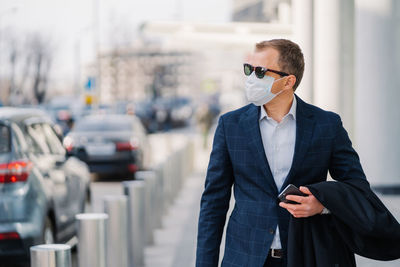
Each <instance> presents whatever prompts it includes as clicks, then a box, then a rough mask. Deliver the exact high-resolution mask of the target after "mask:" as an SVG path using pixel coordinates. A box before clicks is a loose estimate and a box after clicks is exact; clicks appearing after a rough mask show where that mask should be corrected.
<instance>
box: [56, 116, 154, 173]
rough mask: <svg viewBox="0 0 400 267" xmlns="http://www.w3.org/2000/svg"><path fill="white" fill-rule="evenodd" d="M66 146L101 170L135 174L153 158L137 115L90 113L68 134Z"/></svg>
mask: <svg viewBox="0 0 400 267" xmlns="http://www.w3.org/2000/svg"><path fill="white" fill-rule="evenodd" d="M64 146H65V148H66V149H67V151H68V153H70V154H71V155H75V156H76V157H78V158H79V159H81V160H82V161H84V162H86V163H87V164H88V165H89V168H90V171H91V172H94V173H99V174H119V175H127V176H128V177H134V173H135V172H136V171H138V170H142V169H145V168H146V167H147V166H148V164H149V160H150V158H149V157H150V147H149V143H148V140H147V136H146V131H145V129H144V127H143V125H142V123H141V122H140V120H139V119H138V118H137V117H136V116H133V115H120V114H113V115H111V114H102V115H89V116H86V117H84V118H82V119H81V120H80V121H78V122H77V123H76V124H75V126H74V128H73V129H72V131H71V132H69V134H68V135H67V136H66V137H65V139H64Z"/></svg>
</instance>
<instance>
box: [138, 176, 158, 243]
mask: <svg viewBox="0 0 400 267" xmlns="http://www.w3.org/2000/svg"><path fill="white" fill-rule="evenodd" d="M136 179H137V180H142V181H144V182H145V202H144V206H145V225H146V237H145V240H146V244H147V245H151V244H153V243H154V236H153V231H154V229H155V217H156V215H155V206H156V203H155V202H156V201H155V198H156V192H155V186H156V173H155V172H154V171H140V172H136Z"/></svg>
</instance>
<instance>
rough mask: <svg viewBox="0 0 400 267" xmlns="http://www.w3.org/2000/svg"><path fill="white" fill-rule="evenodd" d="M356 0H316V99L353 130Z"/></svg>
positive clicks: (350, 130)
mask: <svg viewBox="0 0 400 267" xmlns="http://www.w3.org/2000/svg"><path fill="white" fill-rule="evenodd" d="M353 102H354V0H324V1H314V103H315V104H316V105H317V106H319V107H321V108H323V109H327V110H330V111H334V112H337V113H339V114H340V115H341V117H342V120H343V123H344V126H345V128H346V129H347V130H348V131H349V133H350V135H352V132H353V123H354V119H353V117H354V113H353V107H354V105H353Z"/></svg>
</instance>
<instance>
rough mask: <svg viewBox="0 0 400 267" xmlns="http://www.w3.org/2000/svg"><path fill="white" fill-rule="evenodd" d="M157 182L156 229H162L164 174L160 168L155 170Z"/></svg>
mask: <svg viewBox="0 0 400 267" xmlns="http://www.w3.org/2000/svg"><path fill="white" fill-rule="evenodd" d="M154 173H155V177H156V181H155V212H154V213H155V218H154V220H155V221H154V228H161V227H162V215H163V206H162V205H163V195H162V192H163V191H162V190H163V188H162V176H161V175H162V174H161V172H160V169H159V166H157V167H156V169H155V170H154Z"/></svg>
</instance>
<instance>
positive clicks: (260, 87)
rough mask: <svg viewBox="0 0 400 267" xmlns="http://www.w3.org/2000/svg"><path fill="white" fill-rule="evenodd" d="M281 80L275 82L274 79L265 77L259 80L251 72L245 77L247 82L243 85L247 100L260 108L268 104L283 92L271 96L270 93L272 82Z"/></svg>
mask: <svg viewBox="0 0 400 267" xmlns="http://www.w3.org/2000/svg"><path fill="white" fill-rule="evenodd" d="M283 78H284V77H283ZM283 78H280V79H278V80H275V78H273V77H271V76H267V75H265V76H264V78H262V79H259V78H257V76H256V75H255V73H254V72H253V73H252V74H250V75H249V76H247V80H246V83H245V89H246V97H247V100H248V101H249V102H251V103H253V104H254V105H256V106H262V105H264V104H266V103H268V102H269V101H271V100H272V99H274V98H275V97H276V96H278V95H279V94H280V93H282V92H283V90H281V91H280V92H279V93H277V94H273V93H272V92H271V88H272V85H273V84H274V82H276V81H279V80H281V79H283Z"/></svg>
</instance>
